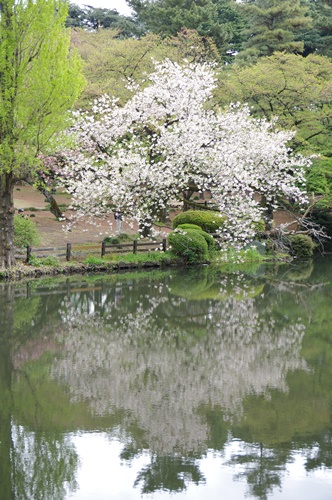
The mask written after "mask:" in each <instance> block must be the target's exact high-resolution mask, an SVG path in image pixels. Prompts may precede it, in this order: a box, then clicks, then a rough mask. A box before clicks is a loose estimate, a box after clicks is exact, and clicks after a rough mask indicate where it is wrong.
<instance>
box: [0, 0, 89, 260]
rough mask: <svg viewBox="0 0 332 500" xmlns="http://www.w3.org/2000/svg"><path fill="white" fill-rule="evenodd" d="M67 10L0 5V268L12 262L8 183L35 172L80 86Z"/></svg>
mask: <svg viewBox="0 0 332 500" xmlns="http://www.w3.org/2000/svg"><path fill="white" fill-rule="evenodd" d="M67 9H68V5H67V4H66V3H65V2H63V1H61V0H32V1H29V2H26V1H24V0H18V1H15V0H0V143H1V146H0V200H1V201H0V227H1V229H2V231H1V233H0V268H4V267H10V266H12V265H13V264H14V263H15V258H14V245H13V237H14V205H13V187H14V184H15V182H16V181H18V180H20V179H22V178H26V177H27V176H28V175H31V173H32V172H33V171H35V170H36V169H37V168H38V161H37V158H38V155H39V153H40V152H42V151H47V150H48V148H49V147H50V144H51V140H52V138H53V137H54V136H55V134H56V133H57V132H58V131H59V130H61V129H62V128H63V127H64V126H65V124H66V119H67V110H68V108H70V107H71V106H72V105H73V103H74V102H75V100H76V99H77V96H78V95H79V93H80V91H81V89H82V87H83V77H82V76H81V62H80V59H79V58H78V57H77V56H76V55H75V54H74V53H70V52H69V43H70V40H69V37H70V34H69V32H68V31H66V30H65V28H64V25H65V20H66V17H67Z"/></svg>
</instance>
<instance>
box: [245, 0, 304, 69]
mask: <svg viewBox="0 0 332 500" xmlns="http://www.w3.org/2000/svg"><path fill="white" fill-rule="evenodd" d="M239 6H240V8H242V9H243V10H244V12H245V13H246V15H247V21H248V27H247V28H246V29H245V35H246V42H245V43H244V44H243V46H244V50H243V51H242V52H241V54H240V55H239V59H241V60H245V61H250V62H254V61H256V60H257V59H258V58H259V57H262V56H270V55H272V54H273V53H274V52H287V53H293V54H301V53H302V52H303V50H304V42H303V41H302V40H297V38H296V37H297V35H298V34H299V33H300V31H301V30H303V29H304V28H309V27H310V26H311V18H310V17H309V16H308V7H307V6H303V5H302V3H301V0H256V1H249V2H245V3H243V4H239Z"/></svg>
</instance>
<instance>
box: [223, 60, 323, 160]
mask: <svg viewBox="0 0 332 500" xmlns="http://www.w3.org/2000/svg"><path fill="white" fill-rule="evenodd" d="M331 84H332V63H331V60H330V59H328V58H327V57H324V56H319V55H314V54H311V55H309V56H308V57H306V58H304V57H302V56H300V55H295V54H283V53H276V54H273V55H272V56H269V57H262V58H261V59H259V60H258V61H257V63H256V64H251V65H249V66H239V65H233V67H232V68H226V69H225V70H224V71H223V72H222V73H221V75H220V83H219V89H218V95H217V99H218V102H219V103H220V104H222V105H225V106H227V105H228V104H229V103H230V102H237V101H240V102H247V103H248V104H249V105H250V106H251V107H252V114H253V116H255V117H263V118H266V119H267V120H271V119H272V118H273V116H277V117H278V126H279V127H280V128H285V129H288V130H289V129H293V130H296V135H295V137H294V139H293V144H292V145H293V147H294V148H296V149H298V150H301V151H304V152H307V153H313V152H315V153H320V154H325V155H326V156H330V155H331V154H332V143H331V125H332V107H331V99H330V92H331Z"/></svg>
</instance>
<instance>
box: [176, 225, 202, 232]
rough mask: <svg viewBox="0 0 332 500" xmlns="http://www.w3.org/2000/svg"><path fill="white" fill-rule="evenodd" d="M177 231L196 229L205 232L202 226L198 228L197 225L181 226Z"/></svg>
mask: <svg viewBox="0 0 332 500" xmlns="http://www.w3.org/2000/svg"><path fill="white" fill-rule="evenodd" d="M177 229H196V230H198V231H203V229H202V228H201V226H197V225H196V224H179V225H178V226H177Z"/></svg>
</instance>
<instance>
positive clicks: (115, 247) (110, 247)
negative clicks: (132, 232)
mask: <svg viewBox="0 0 332 500" xmlns="http://www.w3.org/2000/svg"><path fill="white" fill-rule="evenodd" d="M77 246H78V245H77ZM149 248H150V249H151V250H152V249H156V248H157V249H158V248H159V250H160V251H163V252H166V250H167V241H166V238H163V240H161V241H148V242H146V241H145V242H140V241H138V240H134V241H132V242H130V243H105V242H104V241H103V242H102V243H101V245H100V244H98V245H89V244H88V243H87V244H86V247H85V248H84V245H80V246H79V248H77V249H75V250H73V245H72V244H71V243H67V245H66V246H65V247H45V248H32V247H31V246H27V247H26V250H23V249H18V250H17V251H16V253H15V258H16V259H18V260H25V261H26V262H29V260H30V259H31V257H32V256H33V257H37V258H43V257H50V256H52V257H65V259H66V261H67V262H69V261H70V260H72V259H75V258H77V257H80V256H83V255H88V254H91V253H98V254H100V255H101V257H104V256H105V255H106V254H107V253H108V254H109V253H133V254H136V253H137V252H144V251H146V250H148V249H149Z"/></svg>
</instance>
